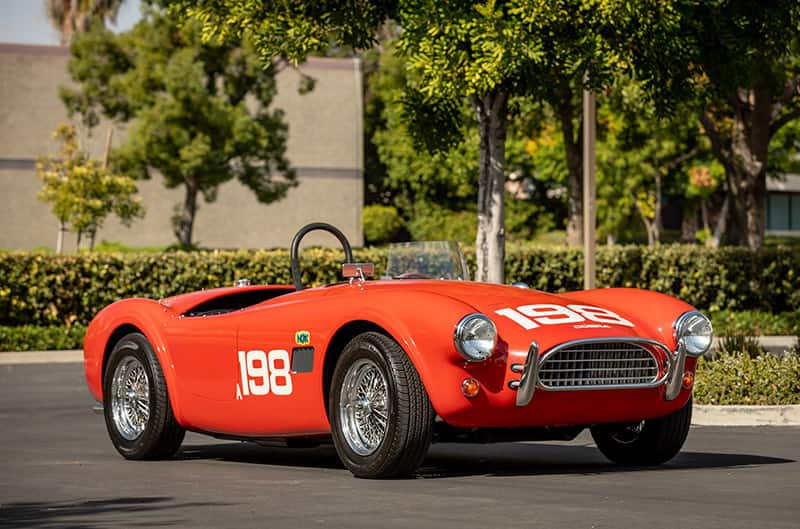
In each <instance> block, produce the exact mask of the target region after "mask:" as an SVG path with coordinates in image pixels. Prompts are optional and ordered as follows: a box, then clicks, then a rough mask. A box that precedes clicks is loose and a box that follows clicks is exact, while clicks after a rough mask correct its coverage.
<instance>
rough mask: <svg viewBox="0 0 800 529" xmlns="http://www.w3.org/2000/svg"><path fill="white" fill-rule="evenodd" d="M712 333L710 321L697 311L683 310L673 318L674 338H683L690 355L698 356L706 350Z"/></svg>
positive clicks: (709, 344)
mask: <svg viewBox="0 0 800 529" xmlns="http://www.w3.org/2000/svg"><path fill="white" fill-rule="evenodd" d="M713 333H714V330H713V329H712V327H711V322H710V321H709V320H708V318H706V317H705V316H703V315H702V314H701V313H699V312H697V311H689V312H685V313H683V314H682V315H681V317H680V318H678V319H677V320H675V339H676V340H678V341H681V340H683V345H684V347H686V352H687V353H688V354H689V355H691V356H700V355H702V354H703V353H705V352H706V351H708V348H709V347H711V337H712V335H713Z"/></svg>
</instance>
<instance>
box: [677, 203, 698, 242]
mask: <svg viewBox="0 0 800 529" xmlns="http://www.w3.org/2000/svg"><path fill="white" fill-rule="evenodd" d="M690 204H691V205H690V206H689V207H687V208H686V209H684V210H683V219H682V220H681V242H682V243H685V244H694V243H695V242H697V204H695V203H690Z"/></svg>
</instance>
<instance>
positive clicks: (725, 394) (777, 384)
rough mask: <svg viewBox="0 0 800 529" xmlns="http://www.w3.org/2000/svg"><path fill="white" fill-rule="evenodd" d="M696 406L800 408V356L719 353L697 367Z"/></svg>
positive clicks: (790, 354)
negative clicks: (776, 406) (780, 406)
mask: <svg viewBox="0 0 800 529" xmlns="http://www.w3.org/2000/svg"><path fill="white" fill-rule="evenodd" d="M694 398H695V402H696V403H697V404H720V405H765V406H766V405H779V404H800V356H798V354H797V352H792V353H787V354H785V355H783V356H782V357H780V358H779V357H777V356H773V355H769V354H765V355H760V356H756V357H752V356H750V355H749V354H744V353H741V352H738V353H722V354H719V355H717V356H716V357H714V358H713V359H711V360H708V359H705V358H701V359H700V361H699V363H698V364H697V378H696V382H695V386H694Z"/></svg>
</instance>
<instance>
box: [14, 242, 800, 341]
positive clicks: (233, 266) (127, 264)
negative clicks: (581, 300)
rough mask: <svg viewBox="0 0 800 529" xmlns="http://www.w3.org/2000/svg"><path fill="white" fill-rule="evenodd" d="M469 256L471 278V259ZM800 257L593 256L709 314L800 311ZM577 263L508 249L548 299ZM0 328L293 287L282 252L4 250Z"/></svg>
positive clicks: (380, 255) (616, 251) (320, 258)
mask: <svg viewBox="0 0 800 529" xmlns="http://www.w3.org/2000/svg"><path fill="white" fill-rule="evenodd" d="M466 253H467V260H468V264H469V265H470V269H471V273H474V269H475V266H474V263H475V261H474V260H475V256H474V254H473V253H471V252H466ZM355 258H356V260H358V261H361V262H363V261H367V262H370V261H371V262H374V263H376V266H377V268H378V271H381V270H383V269H384V268H385V266H386V253H385V250H380V249H374V248H368V249H362V250H356V251H355ZM342 259H343V257H342V254H341V252H340V251H338V250H327V249H319V248H312V249H308V250H305V251H303V253H302V254H301V269H302V270H303V283H304V284H306V285H323V284H327V283H332V282H336V281H338V280H340V265H341V262H342ZM798 270H800V253H798V252H796V251H791V250H789V249H786V248H765V249H762V250H757V251H753V250H747V249H743V248H722V249H718V250H712V249H708V248H702V247H697V246H678V245H673V246H666V245H665V246H659V247H656V248H643V247H637V246H614V247H605V248H601V249H600V250H599V252H598V255H597V271H598V272H597V278H598V285H599V286H601V287H611V286H616V287H633V288H644V289H649V290H656V291H659V292H664V293H666V294H670V295H673V296H676V297H678V298H681V299H683V300H685V301H687V302H688V303H691V304H692V305H694V306H696V307H698V308H700V309H702V310H706V311H710V312H712V313H713V312H715V311H718V310H720V309H725V310H736V311H741V310H763V311H771V312H785V311H788V310H796V307H797V306H798V304H800V276H798ZM582 271H583V260H582V254H581V252H580V251H579V250H577V249H565V248H557V247H551V248H545V247H535V246H529V245H520V246H512V247H510V248H509V252H508V254H507V256H506V270H505V272H506V277H507V278H508V281H525V282H526V283H528V284H529V285H531V286H532V287H533V288H537V289H540V290H545V291H550V292H564V291H569V290H580V289H581V288H582V281H583V280H582ZM0 277H3V280H4V281H3V283H2V284H0V325H25V324H33V325H55V324H64V323H69V324H72V323H81V324H86V323H88V322H89V321H90V320H91V318H92V317H93V316H94V315H95V313H96V312H97V311H98V310H100V309H101V308H102V307H104V306H106V305H108V304H110V303H112V302H114V301H117V300H119V299H123V298H128V297H134V296H142V297H148V298H153V299H159V298H163V297H166V296H171V295H175V294H181V293H185V292H189V291H193V290H200V289H208V288H215V287H219V286H225V285H232V284H233V283H234V281H235V279H237V278H242V277H247V278H249V279H250V280H251V281H252V282H253V283H254V284H262V283H267V284H282V285H288V284H291V278H290V272H289V256H288V252H286V251H285V250H269V251H255V252H246V251H240V252H222V251H214V252H208V251H199V252H180V251H178V252H173V253H162V254H78V255H70V256H53V255H47V254H39V253H26V252H9V253H0Z"/></svg>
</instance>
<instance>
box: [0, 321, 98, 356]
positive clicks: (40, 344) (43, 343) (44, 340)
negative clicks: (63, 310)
mask: <svg viewBox="0 0 800 529" xmlns="http://www.w3.org/2000/svg"><path fill="white" fill-rule="evenodd" d="M84 334H86V327H84V326H83V325H71V326H69V327H63V326H61V327H55V326H54V327H36V326H33V325H20V326H18V327H0V351H50V350H55V349H80V348H82V347H83V335H84Z"/></svg>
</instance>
